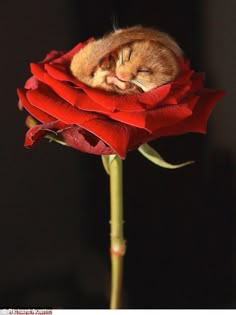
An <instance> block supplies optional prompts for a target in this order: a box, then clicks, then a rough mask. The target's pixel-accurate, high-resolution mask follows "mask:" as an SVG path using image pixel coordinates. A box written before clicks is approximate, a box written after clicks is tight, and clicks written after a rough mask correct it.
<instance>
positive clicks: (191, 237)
mask: <svg viewBox="0 0 236 315" xmlns="http://www.w3.org/2000/svg"><path fill="white" fill-rule="evenodd" d="M235 12H236V2H235V1H234V0H231V1H230V0H225V1H220V0H214V1H213V0H205V1H204V0H202V1H199V0H198V1H189V0H186V1H184V0H180V1H174V0H173V1H171V0H165V1H157V0H155V1H154V0H153V1H151V0H145V1H144V2H143V1H131V0H130V1H128V0H127V1H122V0H119V1H111V0H110V1H105V0H103V1H94V2H92V1H89V0H88V1H75V0H74V1H67V0H64V1H63V0H50V1H44V0H41V1H34V0H24V1H15V2H13V1H4V2H2V3H1V10H0V34H1V36H0V38H1V51H0V56H1V69H2V70H1V79H0V93H1V95H0V96H1V116H0V117H1V129H2V132H1V151H0V152H1V153H0V156H1V168H0V180H1V198H0V250H1V254H0V308H6V307H9V308H20V307H23V308H33V307H34V308H36V307H43V308H45V307H53V308H78V309H79V308H107V307H108V304H109V303H108V300H109V268H110V264H109V249H108V248H109V223H108V221H109V191H108V184H109V179H108V176H107V175H106V174H105V172H104V170H103V168H102V165H101V161H100V157H97V156H91V155H88V154H84V153H83V154H82V153H80V152H78V151H75V150H73V149H70V148H65V147H63V146H60V145H57V144H49V143H48V142H46V141H45V142H41V143H39V144H37V145H36V146H35V147H34V148H33V149H31V150H27V149H25V148H24V147H23V142H24V134H25V131H26V127H25V125H24V120H25V117H26V113H25V112H20V111H19V110H18V109H17V96H16V92H15V90H16V88H17V87H22V86H23V85H24V82H25V80H26V79H27V78H28V77H29V75H30V73H29V63H30V62H31V61H39V60H41V59H42V58H43V57H44V55H45V54H46V53H47V52H48V51H49V50H52V49H57V50H67V49H70V48H71V47H73V46H74V45H75V44H76V43H77V42H78V41H82V40H85V39H87V38H88V37H90V36H100V35H102V34H103V33H104V32H107V31H110V30H111V29H112V23H113V21H116V20H117V22H118V25H119V26H120V27H123V26H129V25H133V24H143V25H146V26H154V27H158V28H160V29H162V30H164V31H167V32H169V33H170V34H171V35H172V36H173V37H175V38H176V40H177V41H178V42H179V44H180V45H181V46H182V47H183V49H184V51H185V52H186V55H187V56H188V57H190V58H191V62H192V67H193V68H194V69H195V70H197V71H205V72H206V73H207V85H208V87H214V88H220V89H225V90H226V91H227V95H226V97H225V98H224V99H223V100H222V101H220V102H219V104H218V105H217V107H216V108H215V110H214V112H213V114H212V116H211V118H210V120H209V125H208V133H207V135H206V136H203V135H198V134H190V135H183V136H179V137H173V138H162V139H159V140H157V141H155V142H154V144H153V145H154V146H155V147H156V148H157V149H158V151H159V152H160V153H161V154H162V155H163V156H164V157H165V158H166V159H167V160H169V161H171V162H182V161H186V160H192V159H194V160H196V163H195V164H194V165H192V166H188V167H186V168H183V169H178V170H174V171H170V170H164V169H160V168H158V167H155V166H154V165H153V164H151V163H150V162H148V161H147V160H145V159H144V158H143V157H142V156H140V155H139V154H138V153H137V152H130V153H129V155H128V158H127V160H126V161H125V162H124V186H125V187H124V190H125V200H124V204H125V222H126V223H125V235H126V239H127V245H128V251H127V254H126V256H125V275H124V278H125V280H124V306H123V307H124V308H147V309H150V308H234V307H235V303H236V298H235V297H236V295H235V294H236V293H235V291H234V289H235V286H234V285H233V284H234V281H233V280H234V278H235V267H234V264H235V259H234V257H235V246H234V239H235V232H234V220H235V215H234V213H233V210H234V209H235V206H234V203H235V159H236V146H235V123H234V120H235V117H236V115H235V114H236V109H235V108H236V107H235V104H234V101H233V100H234V98H235V57H234V56H235V53H236V52H235V38H233V37H234V33H235V31H234V30H235V17H236V13H235ZM233 89H234V90H233Z"/></svg>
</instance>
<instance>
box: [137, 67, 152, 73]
mask: <svg viewBox="0 0 236 315" xmlns="http://www.w3.org/2000/svg"><path fill="white" fill-rule="evenodd" d="M138 72H146V73H151V72H152V71H151V69H148V68H141V69H138Z"/></svg>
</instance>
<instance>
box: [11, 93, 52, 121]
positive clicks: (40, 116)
mask: <svg viewBox="0 0 236 315" xmlns="http://www.w3.org/2000/svg"><path fill="white" fill-rule="evenodd" d="M26 93H27V90H25V89H17V94H18V96H19V99H20V101H21V105H22V106H23V107H24V108H25V109H26V110H27V111H28V112H29V113H30V114H31V115H32V116H33V117H35V118H36V119H37V120H39V121H40V122H44V123H47V122H51V121H53V120H55V118H54V117H52V116H51V115H49V114H47V113H45V112H44V111H41V110H40V109H38V108H36V107H34V106H32V105H31V104H30V102H29V101H28V99H27V97H26Z"/></svg>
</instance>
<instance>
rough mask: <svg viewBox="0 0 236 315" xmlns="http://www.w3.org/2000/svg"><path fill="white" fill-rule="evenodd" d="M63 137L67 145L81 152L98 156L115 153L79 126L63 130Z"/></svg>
mask: <svg viewBox="0 0 236 315" xmlns="http://www.w3.org/2000/svg"><path fill="white" fill-rule="evenodd" d="M61 135H62V137H63V139H64V141H65V142H66V144H67V145H69V146H71V147H73V148H75V149H77V150H79V151H82V152H86V153H92V154H97V155H103V154H114V153H115V151H114V150H112V149H111V148H110V147H109V146H107V145H106V144H105V143H104V142H103V141H102V140H101V139H99V138H98V137H96V136H94V135H93V134H91V133H89V132H88V131H86V130H84V129H81V128H80V127H78V126H71V127H70V128H67V129H65V130H63V131H62V132H61Z"/></svg>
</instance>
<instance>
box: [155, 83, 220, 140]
mask: <svg viewBox="0 0 236 315" xmlns="http://www.w3.org/2000/svg"><path fill="white" fill-rule="evenodd" d="M224 94H225V93H224V92H223V91H215V90H210V89H204V90H203V91H202V92H201V95H200V98H199V100H198V102H197V104H196V106H195V108H194V111H193V114H192V116H190V117H188V118H186V119H185V120H182V121H180V122H179V123H177V124H175V125H173V126H170V127H167V128H162V129H159V130H156V131H154V132H153V134H154V135H155V136H158V137H161V136H173V135H180V134H184V133H188V132H199V133H206V127H207V121H208V118H209V116H210V113H211V111H212V109H213V107H214V106H215V105H216V103H217V102H218V101H219V100H220V99H221V98H222V97H223V96H224Z"/></svg>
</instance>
